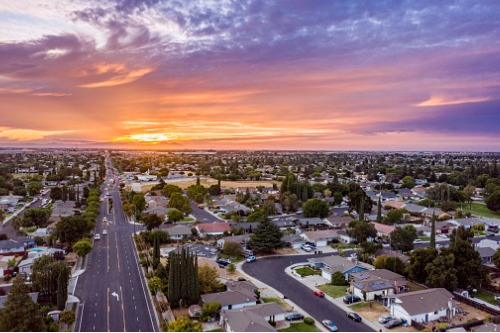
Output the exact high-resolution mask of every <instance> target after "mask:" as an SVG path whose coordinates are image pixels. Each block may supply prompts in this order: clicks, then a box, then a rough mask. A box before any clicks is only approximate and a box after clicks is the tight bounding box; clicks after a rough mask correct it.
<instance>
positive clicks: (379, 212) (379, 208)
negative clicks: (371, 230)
mask: <svg viewBox="0 0 500 333" xmlns="http://www.w3.org/2000/svg"><path fill="white" fill-rule="evenodd" d="M377 222H378V223H382V203H381V202H380V198H378V204H377Z"/></svg>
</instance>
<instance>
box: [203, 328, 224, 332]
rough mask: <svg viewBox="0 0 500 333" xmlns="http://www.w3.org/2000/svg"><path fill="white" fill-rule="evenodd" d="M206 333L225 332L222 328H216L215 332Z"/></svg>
mask: <svg viewBox="0 0 500 333" xmlns="http://www.w3.org/2000/svg"><path fill="white" fill-rule="evenodd" d="M205 332H224V331H223V330H222V328H216V329H214V330H210V331H205Z"/></svg>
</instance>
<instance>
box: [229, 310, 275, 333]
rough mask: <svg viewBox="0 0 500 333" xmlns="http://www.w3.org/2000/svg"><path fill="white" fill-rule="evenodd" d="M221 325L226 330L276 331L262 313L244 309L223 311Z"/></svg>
mask: <svg viewBox="0 0 500 333" xmlns="http://www.w3.org/2000/svg"><path fill="white" fill-rule="evenodd" d="M221 326H222V329H223V331H224V332H276V329H275V328H274V327H272V326H271V324H269V322H268V321H267V320H265V319H264V317H262V316H261V315H260V314H258V313H255V312H253V311H245V310H244V309H240V310H231V311H222V312H221Z"/></svg>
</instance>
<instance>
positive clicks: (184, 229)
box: [165, 224, 192, 240]
mask: <svg viewBox="0 0 500 333" xmlns="http://www.w3.org/2000/svg"><path fill="white" fill-rule="evenodd" d="M165 231H167V232H168V234H169V236H170V239H175V240H181V239H183V238H185V237H191V234H192V233H191V228H190V227H188V226H185V225H182V224H176V225H174V226H173V227H170V228H167V229H165Z"/></svg>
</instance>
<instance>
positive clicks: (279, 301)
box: [261, 297, 288, 309]
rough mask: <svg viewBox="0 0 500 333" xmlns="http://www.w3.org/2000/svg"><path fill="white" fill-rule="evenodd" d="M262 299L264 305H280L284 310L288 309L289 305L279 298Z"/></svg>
mask: <svg viewBox="0 0 500 333" xmlns="http://www.w3.org/2000/svg"><path fill="white" fill-rule="evenodd" d="M261 299H262V302H264V303H278V304H279V305H280V306H281V307H282V308H283V309H286V308H287V307H288V304H286V303H285V302H284V301H283V300H282V299H281V298H278V297H262V298H261Z"/></svg>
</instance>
